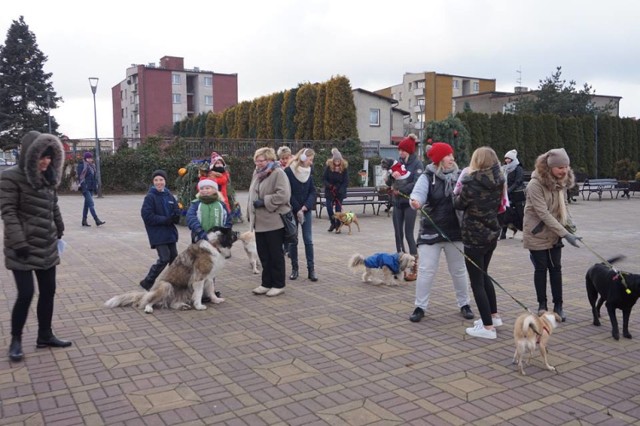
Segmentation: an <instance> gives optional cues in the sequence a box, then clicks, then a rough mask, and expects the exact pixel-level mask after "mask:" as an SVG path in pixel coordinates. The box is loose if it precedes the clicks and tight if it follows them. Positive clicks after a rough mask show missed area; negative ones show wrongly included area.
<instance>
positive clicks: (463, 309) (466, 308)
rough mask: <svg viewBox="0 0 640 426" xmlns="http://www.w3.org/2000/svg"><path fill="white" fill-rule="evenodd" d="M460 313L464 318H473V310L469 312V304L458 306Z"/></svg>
mask: <svg viewBox="0 0 640 426" xmlns="http://www.w3.org/2000/svg"><path fill="white" fill-rule="evenodd" d="M460 313H461V314H462V316H463V317H464V319H473V312H471V307H470V306H469V305H464V306H463V307H461V308H460Z"/></svg>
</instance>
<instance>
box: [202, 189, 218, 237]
mask: <svg viewBox="0 0 640 426" xmlns="http://www.w3.org/2000/svg"><path fill="white" fill-rule="evenodd" d="M198 198H199V199H200V205H199V206H198V221H199V222H200V225H201V226H202V229H204V231H205V232H209V231H211V230H212V229H213V228H215V227H216V226H223V225H224V214H223V213H224V209H223V208H222V204H221V203H220V201H219V199H218V195H217V194H214V195H209V196H206V197H205V196H199V197H198Z"/></svg>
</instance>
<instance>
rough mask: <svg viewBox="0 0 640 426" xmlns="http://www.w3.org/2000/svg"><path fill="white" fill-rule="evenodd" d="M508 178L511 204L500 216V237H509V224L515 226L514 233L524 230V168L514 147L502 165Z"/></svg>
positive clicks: (505, 156) (502, 238)
mask: <svg viewBox="0 0 640 426" xmlns="http://www.w3.org/2000/svg"><path fill="white" fill-rule="evenodd" d="M502 169H503V172H504V175H505V177H506V179H507V195H508V196H509V203H510V206H509V208H507V211H505V212H504V213H503V214H501V215H500V216H499V218H500V221H501V224H502V232H501V234H500V239H501V240H504V239H505V238H507V229H508V225H513V226H514V227H515V229H514V231H513V235H514V236H515V235H516V232H518V230H520V231H522V218H523V216H524V201H525V198H524V169H523V168H522V164H520V161H518V151H516V150H515V149H512V150H511V151H509V152H507V153H506V154H505V155H504V166H503V167H502Z"/></svg>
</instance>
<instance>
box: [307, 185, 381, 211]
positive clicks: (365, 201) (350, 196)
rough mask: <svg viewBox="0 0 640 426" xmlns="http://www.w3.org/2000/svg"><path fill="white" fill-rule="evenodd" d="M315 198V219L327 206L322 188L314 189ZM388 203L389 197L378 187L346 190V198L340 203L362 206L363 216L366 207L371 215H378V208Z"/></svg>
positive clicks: (359, 187) (357, 187)
mask: <svg viewBox="0 0 640 426" xmlns="http://www.w3.org/2000/svg"><path fill="white" fill-rule="evenodd" d="M316 197H317V201H316V217H321V216H322V209H323V208H324V207H325V206H326V204H327V197H326V194H325V192H324V188H318V189H316ZM388 201H389V195H388V194H387V193H386V191H383V190H381V189H380V188H378V187H375V186H356V187H352V188H347V196H346V197H345V199H344V200H343V201H342V206H343V207H344V206H362V213H363V214H364V213H365V212H366V209H367V206H371V209H372V210H373V213H374V214H376V215H377V214H379V213H380V207H381V206H383V205H384V206H386V205H387V203H388ZM344 210H345V209H344V208H343V211H344Z"/></svg>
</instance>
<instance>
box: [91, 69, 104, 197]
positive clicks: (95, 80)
mask: <svg viewBox="0 0 640 426" xmlns="http://www.w3.org/2000/svg"><path fill="white" fill-rule="evenodd" d="M89 85H90V86H91V93H93V121H94V125H95V130H96V178H97V179H98V198H102V176H101V175H100V139H98V113H97V112H96V90H98V77H89Z"/></svg>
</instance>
